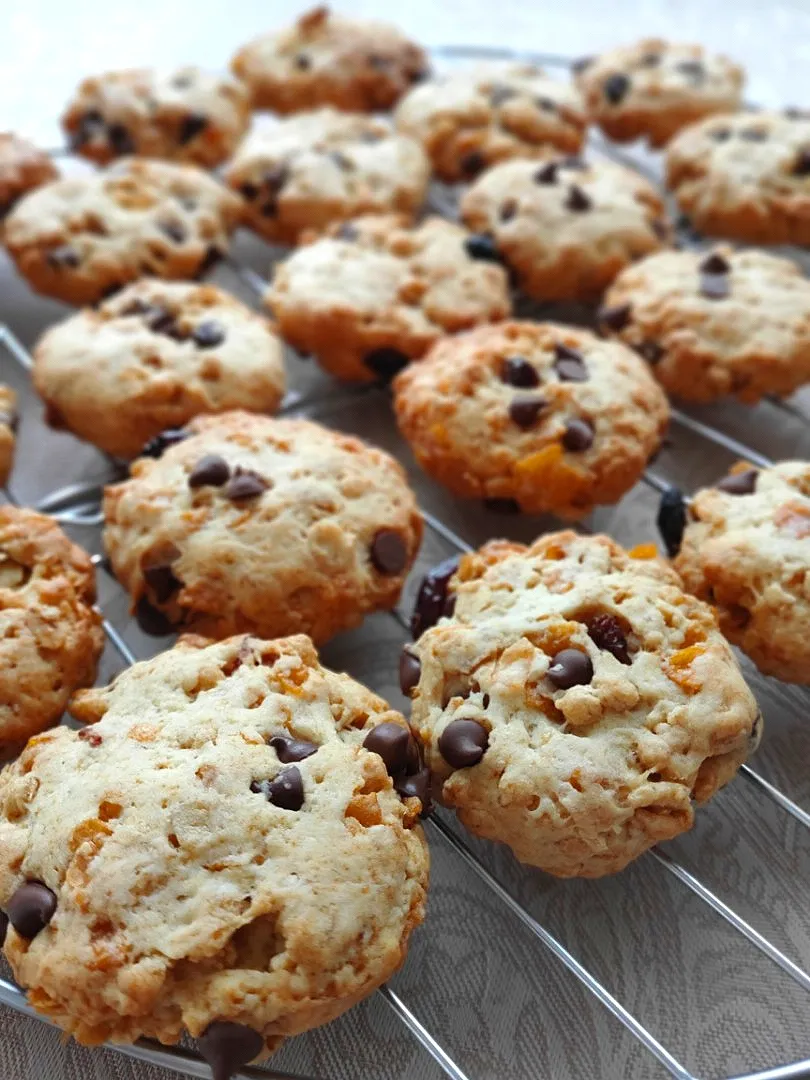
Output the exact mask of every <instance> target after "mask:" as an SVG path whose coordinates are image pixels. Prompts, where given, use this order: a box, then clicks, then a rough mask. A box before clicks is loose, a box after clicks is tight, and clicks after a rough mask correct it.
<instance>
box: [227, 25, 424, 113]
mask: <svg viewBox="0 0 810 1080" xmlns="http://www.w3.org/2000/svg"><path fill="white" fill-rule="evenodd" d="M427 67H428V64H427V57H426V56H425V54H424V52H423V51H422V49H420V48H419V46H418V45H415V44H414V43H413V42H412V41H409V40H408V38H406V37H405V35H404V34H402V33H400V31H399V30H397V29H396V27H393V26H389V25H388V23H383V22H377V21H376V20H371V19H352V18H347V17H346V16H343V15H335V14H333V13H332V12H331V11H330V10H329V8H328V7H326V6H325V5H322V6H319V7H316V8H313V9H312V10H311V11H308V12H306V13H305V14H304V15H301V16H300V18H299V19H298V20H297V21H296V22H295V23H294V24H293V25H292V26H291V27H288V28H287V29H285V30H281V31H278V32H275V33H270V34H263V35H262V36H261V37H258V38H256V39H255V40H253V41H251V42H250V43H249V44H247V45H245V46H243V47H242V48H241V49H240V50H239V52H238V53H237V54H236V56H234V58H233V60H232V62H231V68H232V70H233V71H234V72H235V74H236V75H238V76H239V78H240V79H243V80H244V82H245V84H246V86H247V88H248V90H249V92H250V95H251V98H252V100H253V106H254V108H257V109H272V110H273V111H274V112H277V113H294V112H301V111H302V110H303V109H315V108H317V107H318V106H320V105H334V106H335V108H337V109H344V110H345V111H346V112H379V111H380V110H384V109H390V108H391V107H392V105H395V104H396V102H397V101H398V100H399V98H400V97H402V95H403V94H404V93H405V91H406V90H407V89H408V87H409V86H411V85H412V84H413V83H415V82H418V81H420V80H421V79H423V78H425V75H426V74H427Z"/></svg>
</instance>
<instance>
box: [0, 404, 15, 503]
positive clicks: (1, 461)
mask: <svg viewBox="0 0 810 1080" xmlns="http://www.w3.org/2000/svg"><path fill="white" fill-rule="evenodd" d="M18 424H19V415H18V413H17V395H16V394H15V393H14V391H13V390H12V389H11V388H10V387H8V386H3V385H2V383H0V487H5V485H6V484H7V483H8V478H9V476H10V475H11V467H12V465H13V464H14V446H15V443H16V441H17V425H18Z"/></svg>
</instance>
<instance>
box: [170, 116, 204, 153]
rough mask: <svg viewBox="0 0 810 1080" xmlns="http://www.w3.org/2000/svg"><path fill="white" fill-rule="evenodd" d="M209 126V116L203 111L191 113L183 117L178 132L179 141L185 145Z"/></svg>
mask: <svg viewBox="0 0 810 1080" xmlns="http://www.w3.org/2000/svg"><path fill="white" fill-rule="evenodd" d="M207 127H208V117H207V116H203V114H202V113H189V114H188V116H184V117H183V120H182V122H181V124H180V130H179V131H178V133H177V141H178V142H179V143H180V145H181V146H185V145H186V143H188V142H191V140H192V139H194V138H196V137H197V136H198V135H199V134H200V132H201V131H205V129H206V128H207Z"/></svg>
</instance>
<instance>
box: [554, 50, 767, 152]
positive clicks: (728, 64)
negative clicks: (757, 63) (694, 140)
mask: <svg viewBox="0 0 810 1080" xmlns="http://www.w3.org/2000/svg"><path fill="white" fill-rule="evenodd" d="M574 71H575V75H576V80H577V84H578V85H579V88H580V89H581V91H582V93H583V96H584V98H585V104H586V108H587V111H588V115H589V116H590V118H591V119H592V120H593V121H594V122H595V123H597V124H598V125H599V126H600V127H601V128H602V130H603V131H604V132H605V134H606V135H609V136H610V137H611V139H615V140H616V142H631V141H632V140H633V139H638V138H642V137H643V138H646V139H648V140H649V142H650V144H651V145H652V146H656V147H657V146H663V145H664V144H665V143H667V142H669V140H670V139H671V138H672V137H673V135H676V134H677V133H678V132H679V131H680V130H681V129H682V128H684V127H686V126H687V125H689V124H692V123H694V122H695V121H696V120H702V119H703V118H704V117H706V116H712V115H714V114H715V113H729V112H734V111H735V110H737V109H739V108H740V107H741V105H742V90H743V84H744V82H745V73H744V71H743V69H742V68H741V67H740V66H739V65H738V64H735V63H734V62H733V61H732V60H729V58H728V57H727V56H722V55H720V54H713V53H709V52H708V51H707V50H706V49H704V48H703V46H702V45H684V44H680V43H676V42H671V41H663V40H662V39H661V38H645V39H644V40H643V41H638V42H636V43H635V44H634V45H628V46H624V47H622V48H618V49H611V50H609V51H608V52H606V53H603V54H602V55H601V56H596V57H586V58H584V59H583V60H580V61H578V62H577V63H576V64H575V65H574Z"/></svg>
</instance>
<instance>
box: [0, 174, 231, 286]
mask: <svg viewBox="0 0 810 1080" xmlns="http://www.w3.org/2000/svg"><path fill="white" fill-rule="evenodd" d="M240 214H241V207H240V203H239V200H238V199H237V198H236V197H235V196H234V195H233V194H232V192H230V191H228V190H227V189H226V188H224V187H223V186H222V185H221V184H219V183H218V182H217V181H216V180H214V179H213V178H212V177H210V176H208V175H207V174H206V173H204V172H203V171H202V170H201V169H196V168H194V167H193V166H191V165H172V164H169V163H168V162H163V161H148V160H142V159H137V158H126V159H124V160H123V161H120V162H118V163H117V164H115V165H112V166H110V167H109V168H108V169H105V170H104V171H102V172H98V173H94V174H92V175H89V176H82V177H74V178H73V179H69V180H57V181H56V182H55V183H53V184H48V185H47V186H46V187H44V188H41V189H40V190H39V191H35V192H32V193H31V194H30V195H27V196H26V197H25V198H24V199H22V200H21V201H20V202H19V203H18V204H17V206H16V207H15V208H14V209H13V210H12V211H11V213H10V214H9V216H8V217H7V218H6V222H5V235H4V242H5V245H6V247H7V248H8V251H9V253H10V255H11V256H12V258H13V259H14V261H15V262H16V264H17V268H18V270H19V271H20V273H21V274H22V275H23V277H25V278H27V280H28V282H29V284H30V285H31V286H32V287H33V288H34V289H36V290H37V292H40V293H44V294H45V295H46V296H54V297H56V298H57V299H58V300H65V301H67V302H68V303H72V304H92V303H95V302H96V301H98V300H101V299H102V298H103V297H105V296H107V295H109V294H110V293H111V292H114V291H115V290H116V289H119V288H121V286H123V285H126V284H127V283H128V282H130V281H134V280H135V278H138V277H142V276H143V275H144V274H151V275H154V276H156V277H162V278H191V277H195V276H196V275H199V274H202V273H205V271H206V270H207V269H208V268H209V267H210V266H211V264H212V263H213V262H215V261H216V260H217V259H218V258H220V257H221V256H222V255H223V254H224V253H225V252H226V251H227V250H228V234H229V233H230V232H231V230H232V229H233V228H234V227H235V225H236V224H237V221H238V219H239V216H240Z"/></svg>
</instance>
